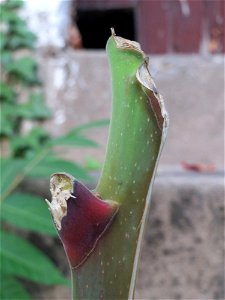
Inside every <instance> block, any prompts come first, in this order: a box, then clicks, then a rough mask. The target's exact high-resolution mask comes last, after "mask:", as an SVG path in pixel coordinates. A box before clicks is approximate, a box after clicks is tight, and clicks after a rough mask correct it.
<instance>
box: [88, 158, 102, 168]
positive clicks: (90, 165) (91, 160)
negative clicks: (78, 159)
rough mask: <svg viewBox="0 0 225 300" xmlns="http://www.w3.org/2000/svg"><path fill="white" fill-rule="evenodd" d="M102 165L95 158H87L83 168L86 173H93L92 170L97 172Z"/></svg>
mask: <svg viewBox="0 0 225 300" xmlns="http://www.w3.org/2000/svg"><path fill="white" fill-rule="evenodd" d="M101 167H102V164H101V163H100V162H98V161H97V160H96V159H95V158H93V157H87V158H86V162H85V168H86V169H87V170H88V171H94V170H99V169H101Z"/></svg>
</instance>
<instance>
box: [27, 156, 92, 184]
mask: <svg viewBox="0 0 225 300" xmlns="http://www.w3.org/2000/svg"><path fill="white" fill-rule="evenodd" d="M62 170H63V172H66V173H70V174H73V176H74V177H76V178H77V179H81V180H90V179H91V178H90V176H89V175H88V173H87V172H86V171H85V170H84V169H83V168H82V167H80V166H79V165H77V164H76V163H74V162H71V161H68V160H63V159H59V158H57V157H54V156H52V157H49V156H48V157H45V158H44V159H43V160H42V161H41V162H40V163H39V164H38V165H37V166H36V167H35V168H33V169H32V170H31V172H30V173H29V175H30V176H33V177H49V176H51V175H52V174H53V173H57V172H61V171H62Z"/></svg>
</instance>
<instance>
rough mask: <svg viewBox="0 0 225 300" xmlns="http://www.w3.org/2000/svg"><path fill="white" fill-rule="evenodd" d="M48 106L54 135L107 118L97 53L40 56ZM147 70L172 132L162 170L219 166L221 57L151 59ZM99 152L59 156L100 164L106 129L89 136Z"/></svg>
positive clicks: (103, 65) (107, 91) (101, 58)
mask: <svg viewBox="0 0 225 300" xmlns="http://www.w3.org/2000/svg"><path fill="white" fill-rule="evenodd" d="M39 62H40V66H41V74H42V77H43V80H44V82H45V92H46V98H47V103H48V104H49V106H50V107H51V108H52V110H53V111H54V118H53V119H52V120H51V121H48V122H47V123H46V124H45V126H46V128H47V129H48V130H50V132H51V133H52V134H54V135H59V134H63V133H65V132H67V131H68V130H70V129H71V128H73V127H74V126H77V125H80V124H81V123H86V122H89V121H91V120H98V119H103V118H109V117H110V110H111V87H110V84H111V83H110V77H109V67H108V64H107V58H106V54H105V53H104V52H101V51H77V52H75V51H72V50H66V51H64V52H63V51H61V52H60V51H56V52H55V53H54V55H53V54H52V55H46V53H43V52H41V51H40V52H39ZM150 69H151V72H152V75H153V76H154V78H155V81H156V84H157V86H158V88H159V90H160V92H161V94H162V95H163V96H164V98H165V100H166V106H167V110H168V112H169V115H170V130H169V134H168V139H167V143H166V145H165V149H164V151H163V154H162V158H161V160H160V164H161V165H165V164H166V165H174V164H179V163H180V162H181V161H187V162H193V163H196V162H203V163H213V164H215V165H216V166H217V167H220V166H222V164H223V135H224V122H223V116H224V103H223V98H224V57H223V56H205V57H203V56H197V55H193V56H190V55H189V56H187V55H186V56H185V55H180V56H178V55H176V56H168V55H167V56H151V58H150ZM89 135H90V136H91V137H93V138H94V139H95V140H97V141H98V142H99V144H100V145H101V147H100V148H99V149H91V150H90V149H83V148H82V149H74V148H73V149H72V148H71V149H68V150H67V151H65V150H63V151H62V152H63V153H64V154H63V155H64V156H66V157H68V158H72V159H74V160H75V161H80V162H84V161H85V157H86V156H88V155H92V156H94V157H95V158H97V159H98V160H99V161H100V162H102V161H103V158H104V153H105V145H106V141H107V128H103V129H95V130H90V131H89Z"/></svg>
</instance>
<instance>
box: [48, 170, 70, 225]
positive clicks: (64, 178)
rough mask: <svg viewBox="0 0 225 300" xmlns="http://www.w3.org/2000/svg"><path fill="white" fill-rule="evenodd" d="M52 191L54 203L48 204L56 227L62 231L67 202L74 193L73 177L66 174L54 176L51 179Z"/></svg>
mask: <svg viewBox="0 0 225 300" xmlns="http://www.w3.org/2000/svg"><path fill="white" fill-rule="evenodd" d="M50 191H51V194H52V201H51V202H49V201H48V200H47V199H46V202H47V204H48V206H49V210H50V211H51V214H52V217H53V220H54V223H55V226H56V228H57V229H58V230H61V221H62V218H63V217H64V216H66V214H67V200H68V199H69V198H70V197H74V196H73V195H72V191H73V177H72V176H70V175H68V174H65V173H57V174H53V175H52V176H51V179H50Z"/></svg>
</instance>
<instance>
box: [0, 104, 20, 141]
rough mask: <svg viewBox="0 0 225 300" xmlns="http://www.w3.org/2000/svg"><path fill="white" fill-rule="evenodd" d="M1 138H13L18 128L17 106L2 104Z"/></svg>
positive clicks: (0, 106)
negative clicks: (16, 127)
mask: <svg viewBox="0 0 225 300" xmlns="http://www.w3.org/2000/svg"><path fill="white" fill-rule="evenodd" d="M0 109H1V119H0V122H1V126H0V136H7V137H9V136H12V135H13V133H14V130H15V126H16V118H15V105H13V104H11V103H1V105H0Z"/></svg>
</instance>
